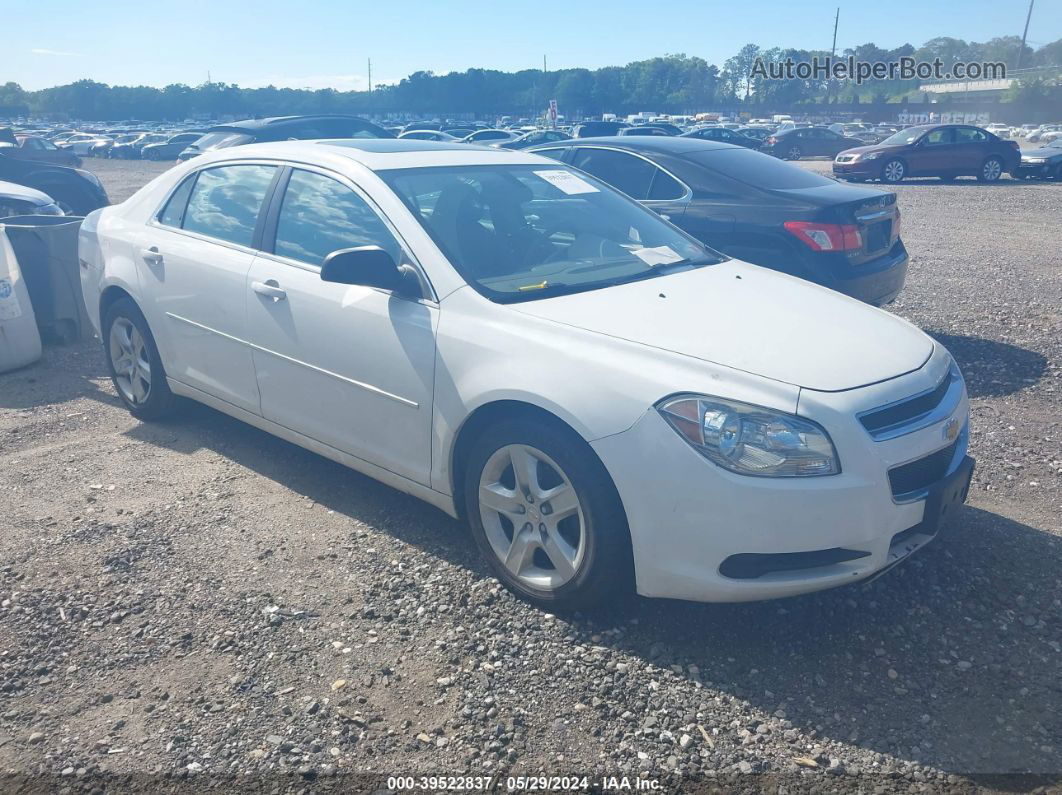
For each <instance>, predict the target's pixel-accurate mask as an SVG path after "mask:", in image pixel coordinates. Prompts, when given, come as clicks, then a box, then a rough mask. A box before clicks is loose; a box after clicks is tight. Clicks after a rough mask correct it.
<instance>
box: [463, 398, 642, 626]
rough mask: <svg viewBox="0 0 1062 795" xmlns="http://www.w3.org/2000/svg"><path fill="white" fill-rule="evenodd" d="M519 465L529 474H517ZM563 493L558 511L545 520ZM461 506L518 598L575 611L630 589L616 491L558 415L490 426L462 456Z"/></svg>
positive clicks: (489, 558) (492, 562)
mask: <svg viewBox="0 0 1062 795" xmlns="http://www.w3.org/2000/svg"><path fill="white" fill-rule="evenodd" d="M514 462H516V465H515V466H514ZM517 468H519V471H520V472H523V473H533V474H531V475H526V474H522V475H521V476H520V478H519V479H517V478H516V471H517ZM481 493H491V494H492V497H491V498H490V499H489V500H487V501H485V500H483V499H481ZM550 494H553V495H554V496H553V499H552V501H551V499H550V496H549V495H550ZM529 497H530V498H529ZM561 500H563V501H564V503H565V505H564V508H563V509H561V511H562V512H563V514H564V515H563V516H562V517H561V518H560V519H556V518H551V516H553V517H555V516H556V515H557V513H555V512H554V507H555V503H556V502H558V501H561ZM464 505H465V508H466V514H467V516H468V522H469V524H470V525H471V528H472V535H473V537H474V538H475V540H476V544H477V546H478V547H479V549H480V552H482V553H483V556H484V557H485V558H486V560H487V563H488V565H489V566H490V568H491V570H492V571H493V572H494V574H495V575H496V576H497V578H498V579H499V580H500V581H501V582H502V584H504V585H505V587H506V588H508V589H509V590H510V591H512V592H513V593H514V594H516V595H517V596H519V597H520V598H522V599H524V600H526V601H528V602H530V603H532V604H534V605H536V606H538V607H540V608H542V609H544V610H549V611H556V610H577V609H586V608H590V607H594V606H596V605H600V604H601V603H603V602H605V601H606V600H609V599H613V598H615V597H616V596H618V595H620V593H622V592H623V591H629V590H631V589H632V586H633V582H634V576H633V574H634V567H633V563H632V554H631V544H630V533H629V530H628V528H627V519H626V515H625V514H624V511H623V506H622V504H621V502H620V498H619V494H617V492H616V488H615V486H614V485H613V484H612V479H611V478H610V477H609V475H608V472H606V470H605V468H604V466H603V465H602V464H601V462H600V461H599V460H598V458H597V456H596V455H594V453H593V451H592V450H591V449H590V446H589V445H587V444H586V442H585V441H583V440H582V439H581V438H579V437H578V436H576V435H575V433H574V432H572V431H571V430H569V429H568V428H566V427H565V426H562V425H560V424H559V423H550V422H548V421H546V422H543V421H542V420H538V419H535V420H532V419H525V418H514V419H509V420H502V421H500V422H498V423H496V424H494V425H492V426H490V427H488V428H487V429H486V430H485V431H484V432H483V433H482V434H481V435H480V436H479V438H478V439H476V441H475V442H474V443H473V444H472V447H471V449H470V451H469V455H468V457H467V466H466V472H465V482H464ZM510 517H512V518H510ZM518 541H519V545H518ZM507 557H509V558H511V561H510V562H509V563H508V564H507V563H506V562H505V559H506V558H507Z"/></svg>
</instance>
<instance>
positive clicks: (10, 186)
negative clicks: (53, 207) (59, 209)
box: [0, 181, 54, 206]
mask: <svg viewBox="0 0 1062 795" xmlns="http://www.w3.org/2000/svg"><path fill="white" fill-rule="evenodd" d="M0 196H4V197H6V198H8V199H18V200H20V201H24V202H33V203H34V204H39V205H41V206H43V205H47V204H53V203H54V199H52V197H51V196H49V195H48V194H47V193H42V192H41V191H39V190H36V189H35V188H27V187H26V186H25V185H16V184H15V183H14V182H3V181H0Z"/></svg>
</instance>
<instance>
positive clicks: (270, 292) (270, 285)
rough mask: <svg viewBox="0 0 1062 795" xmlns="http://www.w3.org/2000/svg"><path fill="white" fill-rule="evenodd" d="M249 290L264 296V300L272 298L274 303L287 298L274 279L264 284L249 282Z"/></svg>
mask: <svg viewBox="0 0 1062 795" xmlns="http://www.w3.org/2000/svg"><path fill="white" fill-rule="evenodd" d="M251 289H252V290H254V291H255V292H256V293H258V294H259V295H264V296H265V297H266V298H272V299H273V301H274V302H276V301H283V300H284V299H285V298H287V297H288V294H287V293H286V292H284V291H283V290H282V289H281V288H280V283H279V282H277V280H276V279H269V280H268V281H264V282H251Z"/></svg>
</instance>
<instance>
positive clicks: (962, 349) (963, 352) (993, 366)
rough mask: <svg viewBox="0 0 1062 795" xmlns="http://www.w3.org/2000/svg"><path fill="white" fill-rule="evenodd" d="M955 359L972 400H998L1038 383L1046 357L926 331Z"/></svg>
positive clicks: (986, 341)
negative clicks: (996, 398) (995, 398)
mask: <svg viewBox="0 0 1062 795" xmlns="http://www.w3.org/2000/svg"><path fill="white" fill-rule="evenodd" d="M926 333H928V334H929V335H931V336H932V337H933V338H934V339H935V340H936V341H937V342H939V343H940V344H941V345H943V346H944V347H945V348H947V349H948V351H949V352H950V353H951V355H952V356H953V357H955V361H956V362H957V363H958V365H959V368H960V369H961V370H962V375H963V378H964V379H965V380H966V390H967V391H968V392H969V394H970V397H972V398H987V397H1001V396H1003V395H1010V394H1012V393H1014V392H1017V391H1018V390H1020V389H1024V388H1026V387H1029V386H1032V385H1033V384H1035V383H1036V382H1038V381H1039V380H1040V379H1041V378H1042V377H1043V375H1044V373H1045V372H1046V370H1047V357H1046V356H1043V355H1042V354H1039V353H1037V352H1036V351H1030V350H1029V349H1027V348H1020V347H1018V346H1017V345H1011V344H1010V343H1008V342H997V341H996V340H990V339H985V338H984V337H971V336H966V335H961V334H945V333H940V332H935V331H932V330H927V332H926Z"/></svg>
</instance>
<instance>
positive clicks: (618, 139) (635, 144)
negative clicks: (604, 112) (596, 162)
mask: <svg viewBox="0 0 1062 795" xmlns="http://www.w3.org/2000/svg"><path fill="white" fill-rule="evenodd" d="M593 144H597V145H602V146H603V145H608V146H609V147H611V148H613V149H629V150H631V151H638V152H661V153H671V154H676V155H681V154H685V153H686V152H703V151H705V150H706V149H741V148H742V147H740V146H735V145H734V144H724V143H723V142H722V141H705V140H704V139H702V138H693V137H686V136H682V135H630V136H628V135H609V136H598V137H594V138H572V139H571V140H568V139H565V140H563V141H555V142H551V143H548V144H542V147H543V148H547V147H556V146H558V145H559V146H586V145H593Z"/></svg>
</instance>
